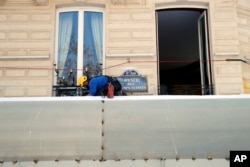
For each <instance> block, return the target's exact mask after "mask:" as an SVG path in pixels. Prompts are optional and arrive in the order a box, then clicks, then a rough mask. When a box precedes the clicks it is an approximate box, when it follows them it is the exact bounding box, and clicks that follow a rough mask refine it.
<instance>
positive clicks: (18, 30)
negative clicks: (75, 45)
mask: <svg viewBox="0 0 250 167" xmlns="http://www.w3.org/2000/svg"><path fill="white" fill-rule="evenodd" d="M1 4H2V6H0V67H1V68H0V96H7V97H8V96H49V95H50V94H51V90H52V88H51V83H52V81H51V79H52V77H51V74H52V70H51V68H52V67H53V66H52V62H53V61H52V60H53V45H54V43H53V42H54V24H53V23H54V21H53V20H54V18H53V14H52V12H51V8H50V6H49V5H47V4H48V1H47V0H35V1H34V0H5V1H2V3H1Z"/></svg>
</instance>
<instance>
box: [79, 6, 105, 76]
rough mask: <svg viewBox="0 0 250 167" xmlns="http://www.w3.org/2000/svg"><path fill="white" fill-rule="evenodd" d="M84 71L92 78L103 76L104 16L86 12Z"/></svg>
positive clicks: (98, 13)
mask: <svg viewBox="0 0 250 167" xmlns="http://www.w3.org/2000/svg"><path fill="white" fill-rule="evenodd" d="M83 35H84V42H83V43H84V46H83V47H84V48H83V55H84V56H83V69H85V70H86V69H87V70H88V75H89V76H90V77H93V76H96V75H101V74H102V62H103V14H102V13H100V12H89V11H88V12H84V34H83Z"/></svg>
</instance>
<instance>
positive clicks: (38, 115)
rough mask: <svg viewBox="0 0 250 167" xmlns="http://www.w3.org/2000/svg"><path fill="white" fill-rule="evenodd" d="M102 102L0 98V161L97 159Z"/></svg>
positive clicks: (100, 131) (99, 147) (100, 133)
mask: <svg viewBox="0 0 250 167" xmlns="http://www.w3.org/2000/svg"><path fill="white" fill-rule="evenodd" d="M102 105H103V104H102V102H101V101H100V100H98V101H97V100H95V99H91V98H90V99H88V100H82V99H81V98H68V97H65V98H64V97H62V98H9V99H8V98H3V99H0V160H2V161H14V160H32V161H33V160H55V159H71V160H72V158H79V159H100V158H101V155H102V152H101V147H102V146H101V144H102Z"/></svg>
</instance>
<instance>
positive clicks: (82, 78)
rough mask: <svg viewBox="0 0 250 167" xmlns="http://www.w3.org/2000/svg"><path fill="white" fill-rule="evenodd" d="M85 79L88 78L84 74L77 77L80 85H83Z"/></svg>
mask: <svg viewBox="0 0 250 167" xmlns="http://www.w3.org/2000/svg"><path fill="white" fill-rule="evenodd" d="M87 80H88V77H87V76H85V75H83V76H81V77H80V78H79V79H78V84H79V85H80V86H83V84H84V83H85V82H86V81H87Z"/></svg>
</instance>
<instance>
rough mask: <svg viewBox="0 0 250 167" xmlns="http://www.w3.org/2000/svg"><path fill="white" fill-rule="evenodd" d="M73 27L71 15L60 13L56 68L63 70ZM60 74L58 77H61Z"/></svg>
mask: <svg viewBox="0 0 250 167" xmlns="http://www.w3.org/2000/svg"><path fill="white" fill-rule="evenodd" d="M72 26H73V14H72V13H61V14H60V19H59V41H58V68H59V69H64V66H65V62H66V59H67V56H68V51H69V44H70V38H71V33H72ZM62 75H63V73H62V72H60V73H59V76H60V77H62Z"/></svg>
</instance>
